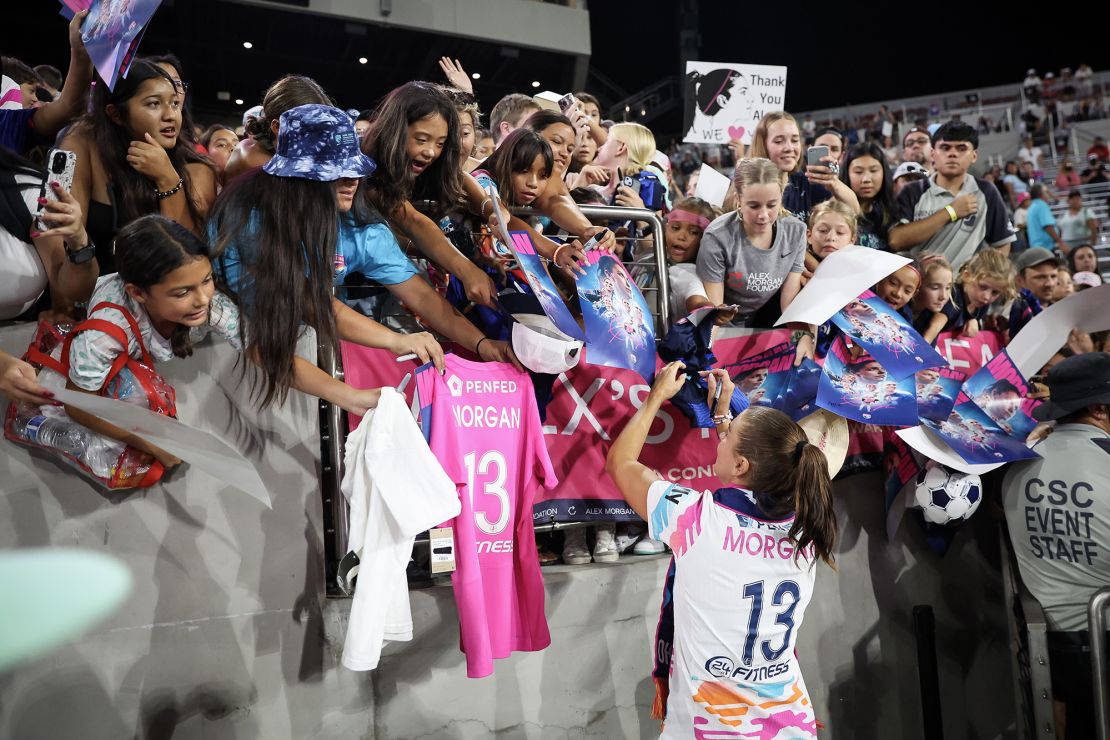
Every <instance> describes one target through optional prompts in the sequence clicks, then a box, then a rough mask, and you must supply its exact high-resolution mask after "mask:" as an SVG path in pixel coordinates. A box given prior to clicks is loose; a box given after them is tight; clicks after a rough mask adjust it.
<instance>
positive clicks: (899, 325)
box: [832, 290, 948, 380]
mask: <svg viewBox="0 0 1110 740" xmlns="http://www.w3.org/2000/svg"><path fill="white" fill-rule="evenodd" d="M832 321H833V323H834V324H836V325H837V327H839V328H840V330H841V331H843V332H844V333H845V334H847V335H848V336H849V337H851V338H852V340H853V341H854V342H855V343H857V344H859V346H860V347H862V348H863V349H865V350H867V352H868V354H870V355H871V356H872V357H874V358H875V359H876V360H878V361H879V363H880V364H881V365H882V366H883V367H884V368H886V371H887V374H889V375H890V376H891V377H893V378H895V379H896V380H900V379H902V378H904V377H906V376H907V375H913V374H914V373H916V372H917V371H918V370H924V369H925V368H929V367H946V366H947V365H948V363H947V362H945V360H944V358H943V357H941V356H940V354H939V353H938V352H937V351H936V350H935V349H933V348H932V347H931V346H930V345H929V343H928V342H926V341H925V339H924V338H923V337H922V336H921V335H920V334H918V333H917V332H916V331H915V330H914V328H913V327H912V326H910V325H909V324H908V323H907V322H906V319H905V318H904V317H903V316H902V315H901V314H899V313H898V312H897V311H895V310H894V309H893V308H891V307H890V304H888V303H887V302H886V301H884V300H883V299H882V298H880V297H879V296H877V295H875V294H874V293H872V292H871V291H869V290H868V291H864V292H863V293H861V294H860V296H859V297H858V298H854V299H852V300H851V301H849V302H848V304H847V305H846V306H844V308H842V309H840V310H839V311H837V312H836V313H835V314H834V315H833V317H832Z"/></svg>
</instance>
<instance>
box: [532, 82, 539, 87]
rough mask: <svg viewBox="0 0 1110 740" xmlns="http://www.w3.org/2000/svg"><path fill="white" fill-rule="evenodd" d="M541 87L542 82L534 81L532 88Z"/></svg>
mask: <svg viewBox="0 0 1110 740" xmlns="http://www.w3.org/2000/svg"><path fill="white" fill-rule="evenodd" d="M539 86H540V81H539V80H532V87H539Z"/></svg>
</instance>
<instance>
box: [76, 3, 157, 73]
mask: <svg viewBox="0 0 1110 740" xmlns="http://www.w3.org/2000/svg"><path fill="white" fill-rule="evenodd" d="M160 4H161V0H93V1H92V2H91V3H88V4H84V3H82V2H81V1H80V0H70V1H69V2H63V5H65V7H66V8H68V9H70V10H71V11H80V10H84V8H85V7H87V8H88V9H89V15H88V16H87V17H86V18H85V21H84V23H82V24H81V41H82V42H84V44H85V50H86V51H88V53H89V58H90V59H92V62H93V66H95V67H96V71H97V72H99V73H100V77H101V79H103V80H104V83H105V84H106V85H108V89H109V90H114V89H115V88H116V82H117V81H118V80H119V79H120V78H121V77H126V76H127V72H128V70H130V69H131V63H132V62H133V61H134V60H135V52H136V50H137V49H138V46H139V42H140V41H141V40H142V38H143V33H144V32H145V31H146V27H147V24H149V23H150V19H151V18H153V17H154V11H156V10H158V6H159V5H160ZM63 13H64V11H63ZM70 17H72V16H70Z"/></svg>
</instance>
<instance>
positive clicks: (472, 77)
mask: <svg viewBox="0 0 1110 740" xmlns="http://www.w3.org/2000/svg"><path fill="white" fill-rule="evenodd" d="M470 78H471V79H474V80H480V79H482V75H480V74H478V73H477V72H475V73H474V74H472V75H470Z"/></svg>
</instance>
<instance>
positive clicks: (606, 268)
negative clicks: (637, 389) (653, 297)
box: [578, 249, 655, 383]
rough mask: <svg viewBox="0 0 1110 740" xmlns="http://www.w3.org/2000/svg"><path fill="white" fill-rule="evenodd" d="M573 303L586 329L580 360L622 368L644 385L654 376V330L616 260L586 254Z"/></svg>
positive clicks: (645, 306) (602, 254) (644, 304)
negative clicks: (580, 307)
mask: <svg viewBox="0 0 1110 740" xmlns="http://www.w3.org/2000/svg"><path fill="white" fill-rule="evenodd" d="M585 269H586V274H585V275H582V276H580V277H579V278H578V298H579V302H580V303H581V306H582V319H583V322H584V323H585V325H586V354H585V358H584V360H585V361H586V362H589V363H591V364H594V365H607V366H609V367H623V368H626V369H628V370H632V371H634V372H637V373H639V374H640V377H642V378H643V379H644V380H646V381H647V382H649V383H650V382H651V381H652V379H653V378H654V377H655V328H654V327H653V326H652V315H651V310H650V309H649V308H648V304H647V301H645V300H644V296H643V295H642V294H641V293H640V289H639V288H637V287H636V283H635V282H634V281H633V280H632V277H631V276H630V275H629V274H628V270H626V269H625V267H624V265H623V264H621V262H620V260H618V259H616V258H614V257H613V256H612V255H611V254H609V253H608V252H602V251H600V250H593V249H591V250H590V251H589V252H587V253H586V268H585Z"/></svg>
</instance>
